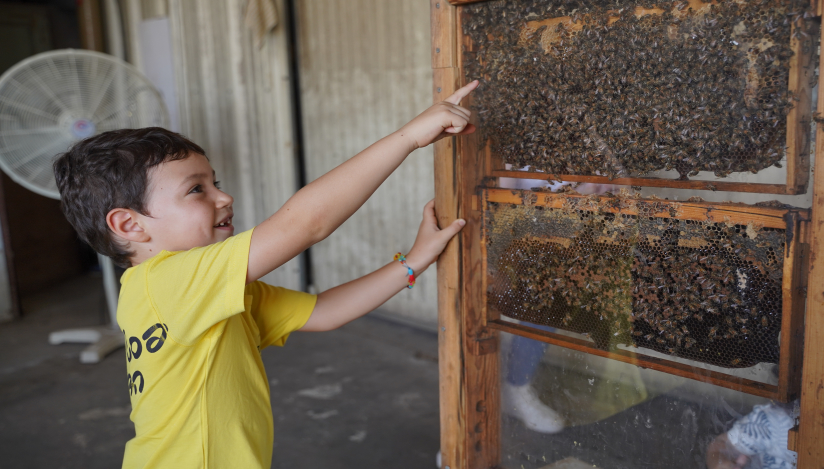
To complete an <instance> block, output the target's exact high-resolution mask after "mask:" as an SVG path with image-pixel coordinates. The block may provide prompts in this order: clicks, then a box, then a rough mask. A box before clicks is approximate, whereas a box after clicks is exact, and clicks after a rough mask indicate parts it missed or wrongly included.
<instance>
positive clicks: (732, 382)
mask: <svg viewBox="0 0 824 469" xmlns="http://www.w3.org/2000/svg"><path fill="white" fill-rule="evenodd" d="M489 327H490V328H494V329H498V330H501V331H504V332H509V333H510V334H516V335H520V336H522V337H526V338H528V339H533V340H539V341H541V342H546V343H548V344H552V345H557V346H560V347H564V348H568V349H571V350H576V351H579V352H584V353H588V354H591V355H597V356H599V357H604V358H609V359H612V360H617V361H620V362H623V363H629V364H631V365H636V366H640V367H641V368H649V369H651V370H655V371H662V372H664V373H669V374H672V375H676V376H681V377H683V378H689V379H694V380H697V381H701V382H704V383H710V384H714V385H716V386H721V387H724V388H728V389H734V390H736V391H742V392H746V393H748V394H754V395H756V396H761V397H766V398H772V399H774V398H775V397H776V396H777V394H778V387H777V386H773V385H770V384H765V383H759V382H758V381H753V380H749V379H745V378H739V377H737V376H730V375H726V374H724V373H719V372H717V371H711V370H704V369H700V368H695V367H692V366H689V365H684V364H682V363H678V362H674V361H670V360H665V359H661V358H655V357H649V356H646V355H642V354H639V353H635V352H630V351H627V350H614V351H608V350H601V349H599V348H597V347H595V345H594V344H593V343H591V342H587V341H585V340H581V339H576V338H573V337H567V336H564V335H560V334H555V333H552V332H546V331H542V330H540V329H533V328H531V327H527V326H522V325H520V324H514V323H510V322H506V321H501V320H496V321H490V322H489Z"/></svg>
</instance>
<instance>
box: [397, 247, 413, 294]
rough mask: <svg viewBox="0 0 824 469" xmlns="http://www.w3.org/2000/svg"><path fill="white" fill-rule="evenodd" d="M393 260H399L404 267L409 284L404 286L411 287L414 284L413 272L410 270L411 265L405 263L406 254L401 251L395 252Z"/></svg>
mask: <svg viewBox="0 0 824 469" xmlns="http://www.w3.org/2000/svg"><path fill="white" fill-rule="evenodd" d="M395 260H396V261H398V262H400V263H401V264H402V265H403V266H404V267H406V275H407V277H408V282H409V285H407V286H406V288H412V287H414V286H415V272H413V271H412V267H409V264H407V263H406V256H404V255H403V254H401V253H397V254H395Z"/></svg>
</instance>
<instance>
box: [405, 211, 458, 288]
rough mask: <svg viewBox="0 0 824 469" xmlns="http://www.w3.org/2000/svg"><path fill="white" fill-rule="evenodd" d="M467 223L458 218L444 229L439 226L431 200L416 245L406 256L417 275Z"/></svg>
mask: <svg viewBox="0 0 824 469" xmlns="http://www.w3.org/2000/svg"><path fill="white" fill-rule="evenodd" d="M464 225H466V221H464V220H463V219H458V220H455V221H454V222H452V224H451V225H449V226H447V227H446V228H444V229H440V228H438V219H437V217H435V201H434V200H430V201H429V203H427V204H426V206H425V207H424V208H423V221H421V227H420V228H418V236H417V238H415V245H414V246H412V249H411V250H410V251H409V254H408V255H407V256H406V262H407V264H409V267H411V268H412V270H413V271H414V272H415V275H416V276H417V275H418V274H419V273H420V272H423V271H424V270H426V268H427V267H429V266H430V265H431V264H432V263H433V262H435V261H436V260H438V256H439V255H440V254H441V253H442V252H443V250H444V249H445V248H446V244H447V243H448V242H449V240H450V239H452V237H453V236H455V235H456V234H458V232H459V231H461V229H462V228H463V227H464Z"/></svg>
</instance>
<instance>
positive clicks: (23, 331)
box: [0, 274, 439, 469]
mask: <svg viewBox="0 0 824 469" xmlns="http://www.w3.org/2000/svg"><path fill="white" fill-rule="evenodd" d="M103 305H104V303H103V293H102V284H101V280H100V277H99V276H98V275H93V274H92V275H87V276H85V277H82V278H78V279H75V280H72V281H70V282H67V283H66V284H63V285H60V286H58V287H56V288H53V289H51V290H49V291H47V292H44V293H42V294H39V295H37V296H35V297H31V298H27V299H25V301H24V303H23V306H24V309H25V311H26V315H25V317H24V318H23V319H21V320H19V321H15V322H12V323H6V324H0V468H3V469H17V468H44V467H49V468H83V469H93V468H113V467H120V464H121V462H122V457H123V448H124V445H125V443H126V441H127V440H128V439H129V438H131V437H132V436H133V435H134V430H133V427H132V424H131V422H130V421H129V418H128V413H129V410H130V407H129V395H128V391H127V388H126V379H125V364H124V356H123V353H122V352H121V351H115V352H114V353H113V354H111V355H110V356H108V357H107V358H106V359H105V360H104V361H103V362H102V363H99V364H96V365H82V364H80V363H79V361H78V354H79V352H80V350H82V348H83V346H81V345H60V346H50V345H48V343H47V337H48V333H49V332H51V331H54V330H58V329H61V328H67V327H82V326H92V325H98V324H101V321H102V320H103V317H104V316H103V313H102V311H103V307H104V306H103ZM263 361H264V363H265V364H266V369H267V373H268V375H269V379H270V384H271V390H272V396H271V397H272V410H273V413H274V419H275V442H274V460H273V463H272V467H273V468H321V467H322V468H325V469H337V468H355V467H357V468H384V467H392V468H401V469H403V468H416V469H418V468H431V467H434V461H435V453H436V451H437V450H438V446H439V441H438V440H439V434H438V433H439V426H438V367H437V337H436V335H435V334H434V333H429V332H422V331H418V330H415V329H411V328H408V327H405V326H399V325H396V324H393V323H389V322H386V321H385V320H382V319H378V318H371V317H366V318H363V319H360V320H358V321H355V322H354V323H352V324H349V325H347V326H345V327H343V328H341V329H339V330H337V331H333V332H326V333H296V334H294V335H293V336H292V337H290V339H289V342H288V344H287V346H286V347H284V348H277V347H272V348H270V349H267V350H265V351H264V352H263Z"/></svg>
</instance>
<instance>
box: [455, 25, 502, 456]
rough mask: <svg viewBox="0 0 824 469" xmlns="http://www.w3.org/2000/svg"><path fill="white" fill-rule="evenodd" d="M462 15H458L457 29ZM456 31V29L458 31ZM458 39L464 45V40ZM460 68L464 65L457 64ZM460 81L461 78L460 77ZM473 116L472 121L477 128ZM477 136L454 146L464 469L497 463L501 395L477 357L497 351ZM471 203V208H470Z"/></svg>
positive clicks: (491, 357) (484, 163)
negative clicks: (489, 316)
mask: <svg viewBox="0 0 824 469" xmlns="http://www.w3.org/2000/svg"><path fill="white" fill-rule="evenodd" d="M460 14H461V10H460V9H459V10H458V22H457V24H458V25H460V23H461V18H460ZM458 27H460V26H458ZM462 39H464V40H466V39H467V38H466V37H465V36H462ZM471 50H472V44H471V43H468V42H461V43H459V47H458V53H459V54H461V53H462V52H463V51H471ZM460 59H461V57H460V55H459V63H463V61H462V60H460ZM461 80H462V81H464V78H463V77H461ZM461 104H462V106H464V107H466V108H470V109H471V105H472V96H469V97H467V99H465V100H464V102H463V103H461ZM477 118H478V117H477V115H475V116H473V120H474V121H475V122H474V123H475V124H477ZM479 140H480V132H478V133H475V134H471V135H467V136H464V137H461V138H460V139H459V142H458V150H459V152H458V155H459V156H458V165H459V167H460V172H459V174H458V180H459V184H460V189H459V193H460V197H459V204H460V205H459V207H460V208H459V213H460V215H461V217H463V218H464V219H466V226H465V227H464V229H463V230H462V231H461V256H462V259H461V260H462V264H461V265H462V271H461V274H462V285H461V287H462V301H461V307H462V321H463V325H464V338H463V340H464V349H463V351H464V357H465V362H464V363H465V368H464V379H465V382H464V385H465V389H464V395H465V402H464V412H465V414H464V415H465V418H466V431H467V434H466V435H467V436H466V439H467V441H466V443H467V449H466V461H465V464H466V466H465V467H466V468H467V469H470V468H471V469H475V468H492V467H496V466H497V465H498V463H499V460H500V393H499V389H498V387H499V383H498V380H499V376H498V355H497V354H496V353H485V354H478V352H479V351H480V348H479V347H478V346H477V345H476V342H478V341H484V342H485V343H486V344H493V345H492V346H489V345H487V346H486V347H485V349H487V350H490V349H491V350H496V349H497V345H496V344H497V340H498V334H497V332H496V331H494V330H489V329H488V328H486V324H485V323H486V294H485V293H484V290H483V281H484V277H485V276H486V271H485V270H484V268H483V261H482V259H483V258H484V250H483V245H482V243H483V237H482V236H481V234H482V231H483V224H482V216H481V214H482V212H481V210H478V208H479V207H478V206H477V205H478V203H479V202H478V199H477V197H476V196H478V195H479V193H478V192H477V188H478V186H480V185H481V182H482V181H483V178H484V177H485V176H486V175H487V174H488V170H489V168H488V158H486V152H485V151H484V149H483V148H482V147H483V145H482V143H483V142H480V141H479ZM473 202H474V203H475V207H474V209H473Z"/></svg>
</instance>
